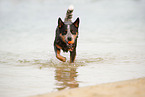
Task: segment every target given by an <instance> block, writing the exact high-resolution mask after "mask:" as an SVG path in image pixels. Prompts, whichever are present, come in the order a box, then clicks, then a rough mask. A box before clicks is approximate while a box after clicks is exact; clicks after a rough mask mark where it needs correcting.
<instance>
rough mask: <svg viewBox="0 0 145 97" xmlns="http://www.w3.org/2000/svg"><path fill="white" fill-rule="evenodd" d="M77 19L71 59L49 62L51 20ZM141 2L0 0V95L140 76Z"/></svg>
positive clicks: (144, 1)
mask: <svg viewBox="0 0 145 97" xmlns="http://www.w3.org/2000/svg"><path fill="white" fill-rule="evenodd" d="M70 4H73V5H74V7H75V10H74V15H73V21H74V20H75V19H76V18H77V17H78V16H79V17H80V19H81V23H80V29H79V31H80V32H79V38H78V47H77V57H76V62H75V63H74V64H70V63H69V54H67V53H62V55H63V56H66V57H67V61H68V62H65V63H63V62H60V61H59V60H57V59H56V58H55V54H54V50H53V40H54V37H55V28H56V26H57V19H58V17H61V18H62V19H64V17H65V13H66V10H67V8H68V6H69V5H70ZM144 11H145V0H79V1H78V0H73V1H72V0H1V1H0V96H1V97H24V96H30V95H37V94H42V93H47V92H52V91H58V90H63V89H68V88H75V87H83V86H89V85H96V84H101V83H108V82H115V81H121V80H128V79H134V78H140V77H145V51H144V50H145V13H144Z"/></svg>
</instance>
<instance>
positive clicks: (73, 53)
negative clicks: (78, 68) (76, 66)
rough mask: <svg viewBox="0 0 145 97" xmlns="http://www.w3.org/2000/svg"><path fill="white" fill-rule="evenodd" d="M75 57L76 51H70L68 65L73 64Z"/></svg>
mask: <svg viewBox="0 0 145 97" xmlns="http://www.w3.org/2000/svg"><path fill="white" fill-rule="evenodd" d="M75 57H76V49H74V50H73V51H70V63H74V60H75Z"/></svg>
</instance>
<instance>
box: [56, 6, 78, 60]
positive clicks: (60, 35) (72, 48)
mask: <svg viewBox="0 0 145 97" xmlns="http://www.w3.org/2000/svg"><path fill="white" fill-rule="evenodd" d="M73 10H74V9H73V6H70V7H69V8H68V10H67V13H66V17H65V20H64V22H63V21H62V20H61V18H60V17H59V18H58V26H57V28H56V36H55V40H54V51H55V54H56V57H57V58H58V59H59V60H60V61H63V62H65V61H66V58H65V57H63V56H61V55H60V51H61V50H63V52H68V51H69V52H70V63H74V60H75V57H76V46H77V38H78V28H79V21H80V20H79V18H77V19H76V20H75V22H72V20H71V19H72V12H73Z"/></svg>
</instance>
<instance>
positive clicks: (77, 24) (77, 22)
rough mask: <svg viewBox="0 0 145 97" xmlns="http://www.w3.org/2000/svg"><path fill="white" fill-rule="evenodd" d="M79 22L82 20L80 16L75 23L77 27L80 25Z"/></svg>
mask: <svg viewBox="0 0 145 97" xmlns="http://www.w3.org/2000/svg"><path fill="white" fill-rule="evenodd" d="M79 22H80V19H79V17H78V18H77V19H76V21H75V22H74V23H73V24H74V26H75V27H77V28H78V27H79Z"/></svg>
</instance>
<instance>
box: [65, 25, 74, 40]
mask: <svg viewBox="0 0 145 97" xmlns="http://www.w3.org/2000/svg"><path fill="white" fill-rule="evenodd" d="M68 37H71V38H72V40H73V37H72V33H71V31H70V25H67V34H66V41H68Z"/></svg>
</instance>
